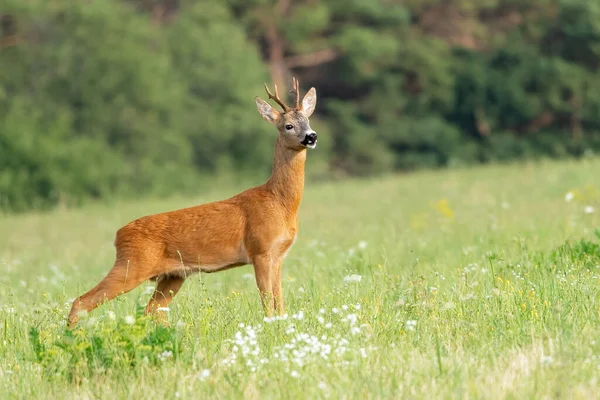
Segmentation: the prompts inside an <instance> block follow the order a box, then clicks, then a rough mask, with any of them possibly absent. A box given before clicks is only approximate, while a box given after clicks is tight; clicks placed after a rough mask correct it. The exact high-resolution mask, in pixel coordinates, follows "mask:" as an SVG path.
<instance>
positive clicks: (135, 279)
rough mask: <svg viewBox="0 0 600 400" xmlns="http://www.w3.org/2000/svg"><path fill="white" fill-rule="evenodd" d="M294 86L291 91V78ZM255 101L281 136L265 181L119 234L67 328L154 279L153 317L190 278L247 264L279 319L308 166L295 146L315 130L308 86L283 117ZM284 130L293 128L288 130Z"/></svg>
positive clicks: (150, 306)
mask: <svg viewBox="0 0 600 400" xmlns="http://www.w3.org/2000/svg"><path fill="white" fill-rule="evenodd" d="M294 84H295V90H296V91H297V90H298V86H297V81H294ZM276 93H277V91H276ZM269 97H271V95H270V96H269ZM278 97H279V96H278V95H277V98H278ZM255 100H256V104H257V107H258V110H259V113H260V114H261V116H262V117H263V118H264V119H265V120H267V121H269V122H272V123H274V124H275V125H276V126H277V129H278V131H279V134H278V136H277V140H276V143H275V156H274V162H273V172H272V175H271V177H270V178H269V180H268V181H267V182H266V183H264V184H263V185H260V186H257V187H255V188H252V189H249V190H246V191H245V192H242V193H240V194H238V195H236V196H234V197H231V198H230V199H227V200H223V201H217V202H213V203H208V204H203V205H199V206H196V207H190V208H185V209H181V210H177V211H171V212H166V213H162V214H156V215H150V216H146V217H142V218H139V219H137V220H135V221H133V222H130V223H129V224H127V225H125V226H124V227H122V228H121V229H119V230H118V232H117V235H116V239H115V247H116V252H117V255H116V261H115V263H114V266H113V267H112V269H111V270H110V271H109V273H108V275H107V276H106V277H105V278H104V279H103V280H102V281H101V282H100V283H98V285H96V286H95V287H94V288H93V289H92V290H90V291H89V292H87V293H85V294H84V295H82V296H80V297H78V298H77V299H75V301H74V302H73V307H72V309H71V312H70V313H69V325H70V326H73V325H74V324H76V323H77V321H78V314H79V313H80V311H87V312H89V311H91V310H93V309H94V308H96V307H97V306H99V305H100V304H102V303H103V302H105V301H108V300H111V299H113V298H114V297H116V296H118V295H120V294H122V293H127V292H129V291H130V290H132V289H134V288H135V287H137V286H138V285H140V284H141V283H142V282H144V281H146V280H149V279H150V280H156V281H157V285H156V290H155V292H154V295H153V296H152V298H151V299H150V301H149V303H148V306H147V307H146V312H147V313H152V312H156V311H157V309H158V308H160V307H166V306H167V305H168V304H169V303H170V302H171V300H172V298H173V296H174V295H175V294H176V293H177V292H178V291H179V289H180V288H181V285H182V284H183V282H184V281H185V279H186V277H187V276H189V275H190V274H192V273H195V272H199V271H202V272H218V271H222V270H225V269H229V268H233V267H237V266H241V265H245V264H250V263H251V264H253V265H254V272H255V275H256V283H257V285H258V289H259V291H260V294H261V299H262V302H263V306H264V308H265V311H266V313H267V315H271V314H272V313H273V311H274V310H277V311H278V312H279V314H283V312H284V304H283V291H282V281H281V263H282V261H283V258H284V257H285V255H286V253H287V251H288V250H289V249H290V247H291V246H292V244H293V243H294V240H295V239H296V235H297V233H298V208H299V206H300V202H301V200H302V192H303V189H304V164H305V161H306V146H305V145H303V144H301V141H302V139H303V138H304V137H305V135H306V134H307V132H312V133H314V132H313V131H312V129H311V128H310V125H309V123H308V117H309V116H310V115H311V114H312V112H313V110H314V107H315V104H316V92H315V90H314V88H311V90H310V91H309V92H308V93H307V95H306V96H305V98H304V100H303V102H302V105H299V104H298V100H296V104H295V107H294V108H289V107H287V109H286V108H285V107H284V112H283V113H280V112H278V111H276V110H274V109H273V108H272V107H271V106H270V105H269V104H268V103H266V102H265V101H264V100H262V99H260V98H258V97H257V98H256V99H255ZM277 100H278V101H277V102H278V103H280V101H281V100H279V99H277ZM280 104H281V103H280ZM289 125H293V127H294V128H293V129H287V128H286V126H288V127H289Z"/></svg>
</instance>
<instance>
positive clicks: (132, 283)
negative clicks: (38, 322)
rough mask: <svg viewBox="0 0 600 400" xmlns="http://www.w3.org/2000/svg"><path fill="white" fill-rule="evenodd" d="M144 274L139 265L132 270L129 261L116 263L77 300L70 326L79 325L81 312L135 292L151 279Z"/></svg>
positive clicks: (70, 318) (72, 310) (71, 314)
mask: <svg viewBox="0 0 600 400" xmlns="http://www.w3.org/2000/svg"><path fill="white" fill-rule="evenodd" d="M143 272H144V271H141V270H140V268H139V266H137V265H136V266H135V267H134V268H132V266H131V263H130V262H129V261H117V262H115V265H114V266H113V267H112V269H111V270H110V272H109V273H108V275H106V277H105V278H104V279H102V280H101V281H100V283H98V284H97V285H96V287H94V288H93V289H92V290H90V291H89V292H87V293H85V294H84V295H82V296H80V297H78V298H77V299H75V301H74V302H73V307H72V308H71V312H70V313H69V326H70V327H72V326H74V325H75V324H77V321H78V320H79V316H78V314H79V312H80V311H87V312H90V311H92V310H93V309H95V308H96V307H98V306H99V305H101V304H103V303H105V302H107V301H109V300H112V299H114V298H115V297H117V296H118V295H120V294H123V293H127V292H129V291H131V290H133V289H134V288H136V287H137V286H138V285H139V284H141V283H142V282H144V281H145V280H147V279H149V278H150V277H151V276H150V275H147V274H145V273H143Z"/></svg>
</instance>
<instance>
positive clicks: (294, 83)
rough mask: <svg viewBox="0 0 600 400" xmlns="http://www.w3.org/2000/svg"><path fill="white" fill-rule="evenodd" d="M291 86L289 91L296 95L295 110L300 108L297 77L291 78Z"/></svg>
mask: <svg viewBox="0 0 600 400" xmlns="http://www.w3.org/2000/svg"><path fill="white" fill-rule="evenodd" d="M292 81H293V86H292V91H291V93H294V94H295V95H296V102H295V103H294V108H295V109H296V110H300V108H301V107H300V85H299V84H298V79H296V78H292Z"/></svg>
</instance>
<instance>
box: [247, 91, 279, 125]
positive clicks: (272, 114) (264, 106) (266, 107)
mask: <svg viewBox="0 0 600 400" xmlns="http://www.w3.org/2000/svg"><path fill="white" fill-rule="evenodd" d="M254 101H256V108H258V113H259V114H260V116H261V117H263V119H264V120H265V121H268V122H270V123H272V124H274V123H275V122H276V121H277V119H278V118H279V116H280V115H281V114H279V112H278V111H277V110H275V109H274V108H273V107H271V105H270V104H269V103H267V102H266V101H264V100H263V99H261V98H260V97H255V98H254Z"/></svg>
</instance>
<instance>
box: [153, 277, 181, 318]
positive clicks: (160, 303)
mask: <svg viewBox="0 0 600 400" xmlns="http://www.w3.org/2000/svg"><path fill="white" fill-rule="evenodd" d="M184 281H185V277H183V276H178V275H171V276H169V275H166V276H163V277H161V278H159V280H158V283H157V284H156V289H155V290H154V294H153V295H152V298H151V299H150V301H149V302H148V306H146V314H152V313H157V316H158V317H159V319H160V320H162V321H163V322H165V323H166V321H167V318H166V314H165V313H164V312H163V311H162V310H159V308H162V307H167V306H168V305H169V303H170V302H171V300H173V297H175V295H176V294H177V292H178V291H179V289H181V285H183V282H184Z"/></svg>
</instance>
